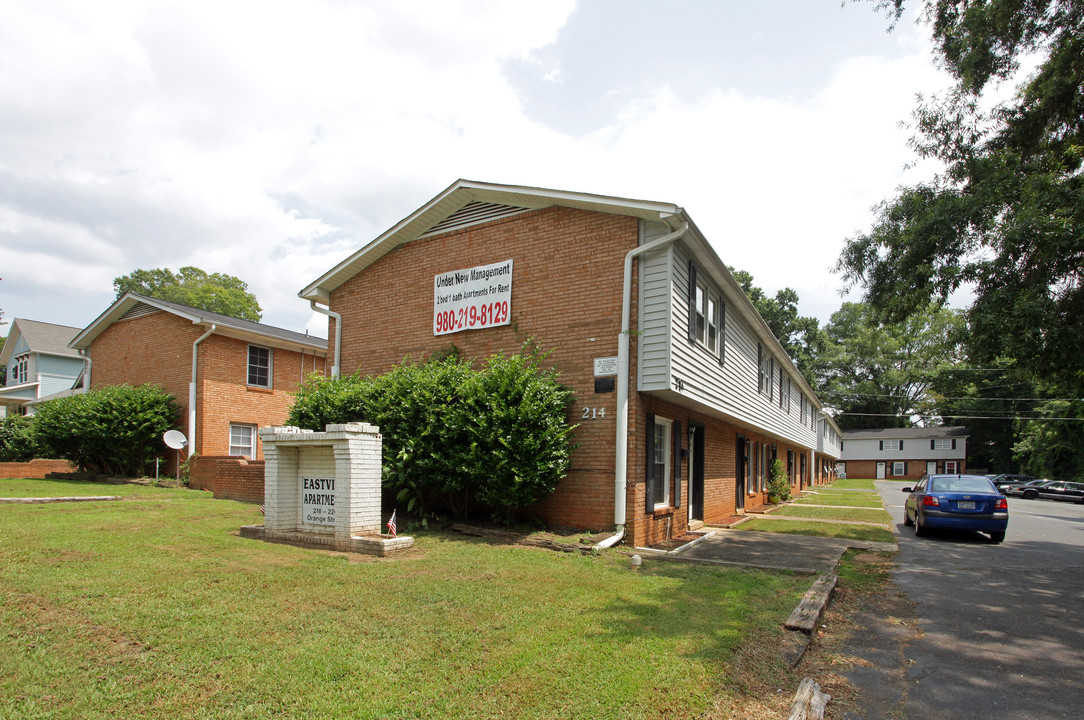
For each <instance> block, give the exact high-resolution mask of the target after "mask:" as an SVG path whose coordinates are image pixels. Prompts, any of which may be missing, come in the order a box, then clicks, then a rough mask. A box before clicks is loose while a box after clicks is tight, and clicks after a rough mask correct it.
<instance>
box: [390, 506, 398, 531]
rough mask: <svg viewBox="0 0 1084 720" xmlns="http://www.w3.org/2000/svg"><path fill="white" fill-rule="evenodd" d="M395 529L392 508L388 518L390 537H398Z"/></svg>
mask: <svg viewBox="0 0 1084 720" xmlns="http://www.w3.org/2000/svg"><path fill="white" fill-rule="evenodd" d="M395 530H396V527H395V511H394V510H392V511H391V517H390V518H388V534H389V535H391V536H392V537H398V535H396V534H395Z"/></svg>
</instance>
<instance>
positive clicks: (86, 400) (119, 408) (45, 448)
mask: <svg viewBox="0 0 1084 720" xmlns="http://www.w3.org/2000/svg"><path fill="white" fill-rule="evenodd" d="M179 414H180V408H179V407H178V406H177V403H176V402H174V400H173V396H172V395H168V394H166V393H165V392H164V391H163V390H162V389H161V388H160V387H158V386H156V385H140V386H131V385H116V386H113V387H106V388H101V389H100V390H91V391H90V392H86V393H82V394H79V395H69V396H68V397H63V398H57V399H56V400H50V401H49V402H47V403H45V404H43V405H42V406H41V407H40V408H39V409H38V411H37V413H36V414H35V415H34V424H33V432H34V438H35V440H36V441H37V443H38V445H39V447H40V450H41V452H43V453H45V454H47V455H49V456H50V457H58V458H64V459H65V460H69V461H71V462H72V463H73V464H74V465H76V466H77V467H78V468H79V469H80V470H82V471H83V472H94V473H105V474H109V475H125V476H129V477H136V476H140V475H143V474H144V470H145V469H146V467H147V465H148V464H149V463H150V462H153V460H154V458H155V457H157V456H159V455H161V454H162V453H163V452H165V445H164V444H163V443H162V434H163V433H165V431H166V430H169V429H171V428H172V427H173V426H174V424H175V422H176V420H177V417H178V415H179Z"/></svg>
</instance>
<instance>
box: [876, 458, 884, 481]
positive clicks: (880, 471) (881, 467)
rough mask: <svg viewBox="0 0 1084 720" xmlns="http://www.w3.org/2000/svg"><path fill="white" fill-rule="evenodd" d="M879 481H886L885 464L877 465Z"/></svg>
mask: <svg viewBox="0 0 1084 720" xmlns="http://www.w3.org/2000/svg"><path fill="white" fill-rule="evenodd" d="M877 479H878V480H884V479H885V464H884V463H883V462H879V463H877Z"/></svg>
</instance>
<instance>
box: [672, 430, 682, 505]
mask: <svg viewBox="0 0 1084 720" xmlns="http://www.w3.org/2000/svg"><path fill="white" fill-rule="evenodd" d="M673 433H674V457H673V458H671V460H670V465H671V466H672V467H673V468H674V507H676V508H679V507H681V423H679V422H678V421H677V420H675V421H674V428H673Z"/></svg>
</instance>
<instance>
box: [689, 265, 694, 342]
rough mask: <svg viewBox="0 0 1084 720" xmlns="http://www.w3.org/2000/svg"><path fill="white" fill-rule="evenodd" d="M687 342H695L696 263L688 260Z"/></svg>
mask: <svg viewBox="0 0 1084 720" xmlns="http://www.w3.org/2000/svg"><path fill="white" fill-rule="evenodd" d="M689 342H696V263H694V262H693V261H692V260H690V261H689Z"/></svg>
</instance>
